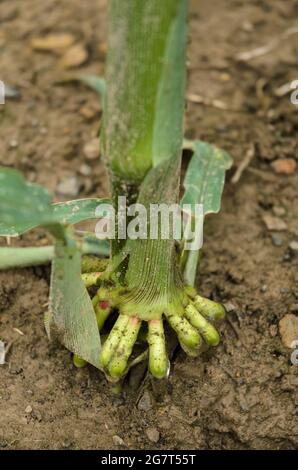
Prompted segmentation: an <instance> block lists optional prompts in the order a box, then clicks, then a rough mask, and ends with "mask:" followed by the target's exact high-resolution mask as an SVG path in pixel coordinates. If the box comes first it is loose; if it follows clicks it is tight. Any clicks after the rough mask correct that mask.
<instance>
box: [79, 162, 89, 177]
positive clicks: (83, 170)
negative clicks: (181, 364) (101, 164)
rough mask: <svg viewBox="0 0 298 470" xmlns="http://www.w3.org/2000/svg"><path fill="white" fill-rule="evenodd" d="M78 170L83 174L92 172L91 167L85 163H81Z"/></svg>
mask: <svg viewBox="0 0 298 470" xmlns="http://www.w3.org/2000/svg"><path fill="white" fill-rule="evenodd" d="M79 172H80V173H81V175H83V176H90V175H91V173H92V168H91V167H90V166H89V165H86V163H83V164H82V165H81V166H80V168H79Z"/></svg>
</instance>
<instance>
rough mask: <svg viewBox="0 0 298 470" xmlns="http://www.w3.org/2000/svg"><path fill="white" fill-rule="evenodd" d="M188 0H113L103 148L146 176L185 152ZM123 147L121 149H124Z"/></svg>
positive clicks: (121, 165)
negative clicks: (184, 121) (155, 168)
mask: <svg viewBox="0 0 298 470" xmlns="http://www.w3.org/2000/svg"><path fill="white" fill-rule="evenodd" d="M187 7H188V0H163V1H161V0H150V1H147V2H146V1H140V0H127V1H121V0H111V1H110V2H109V15H108V26H109V28H108V57H107V66H106V100H105V109H104V126H103V135H102V145H103V153H104V154H105V155H106V156H107V158H108V159H109V161H110V164H111V169H112V171H113V172H115V173H116V174H118V175H119V176H121V177H122V178H123V179H132V180H137V181H139V180H142V179H143V178H144V176H145V175H146V173H147V172H148V170H149V169H150V168H152V166H157V165H158V164H159V163H160V162H162V161H164V160H167V159H169V158H173V157H177V155H178V154H179V153H180V152H181V148H182V140H183V114H184V113H183V111H184V85H185V71H186V65H185V64H186V55H185V49H186V47H185V46H186V38H187V34H186V29H187V28H186V19H187ZM119 149H121V151H119Z"/></svg>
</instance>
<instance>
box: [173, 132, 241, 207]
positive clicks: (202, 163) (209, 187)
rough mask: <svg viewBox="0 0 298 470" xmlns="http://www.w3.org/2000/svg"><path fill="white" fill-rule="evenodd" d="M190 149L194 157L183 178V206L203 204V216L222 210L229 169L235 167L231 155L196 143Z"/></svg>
mask: <svg viewBox="0 0 298 470" xmlns="http://www.w3.org/2000/svg"><path fill="white" fill-rule="evenodd" d="M188 147H189V148H191V149H192V150H193V152H194V153H193V156H192V158H191V161H190V163H189V165H188V168H187V172H186V175H185V179H184V183H183V186H184V189H185V192H184V195H183V197H182V200H181V205H183V204H190V205H191V207H192V209H193V210H194V205H195V204H203V212H204V215H206V214H210V213H212V212H214V213H216V212H219V210H220V201H221V195H222V191H223V187H224V182H225V173H226V170H228V169H229V168H231V166H232V163H233V161H232V158H231V157H230V155H229V154H228V153H227V152H225V151H224V150H221V149H219V148H217V147H216V146H215V145H212V144H208V143H207V142H203V141H200V140H196V141H194V142H192V143H191V144H188Z"/></svg>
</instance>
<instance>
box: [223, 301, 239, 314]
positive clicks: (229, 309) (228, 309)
mask: <svg viewBox="0 0 298 470" xmlns="http://www.w3.org/2000/svg"><path fill="white" fill-rule="evenodd" d="M223 305H224V308H225V309H226V312H227V313H230V312H235V310H236V306H235V305H234V304H233V303H232V302H226V303H225V304H223Z"/></svg>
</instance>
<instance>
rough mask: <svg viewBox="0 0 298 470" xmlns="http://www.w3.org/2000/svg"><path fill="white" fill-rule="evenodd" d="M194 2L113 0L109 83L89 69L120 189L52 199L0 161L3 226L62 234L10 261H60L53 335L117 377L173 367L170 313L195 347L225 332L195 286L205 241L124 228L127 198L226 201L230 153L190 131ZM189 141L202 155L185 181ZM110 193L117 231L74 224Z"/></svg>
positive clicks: (55, 264)
mask: <svg viewBox="0 0 298 470" xmlns="http://www.w3.org/2000/svg"><path fill="white" fill-rule="evenodd" d="M187 8H188V1H187V0H163V1H160V0H148V1H146V2H140V1H139V0H126V1H125V2H124V1H122V0H110V1H109V12H108V54H107V64H106V77H105V84H104V82H103V80H102V79H98V78H96V77H81V79H82V80H83V81H85V83H87V84H88V85H90V86H91V87H93V88H95V89H97V90H98V91H99V92H100V93H101V95H102V97H103V104H104V119H103V121H104V122H103V126H102V132H101V139H100V141H101V154H102V155H103V157H104V158H105V162H106V165H107V169H108V174H109V177H110V189H111V198H110V199H104V200H101V199H96V198H94V199H81V200H76V201H70V202H66V203H58V204H51V197H50V195H49V194H48V192H47V191H46V190H45V189H43V188H42V187H40V186H38V185H35V184H30V183H27V182H26V181H25V180H24V179H23V177H22V176H21V175H20V174H19V173H18V172H16V171H15V170H12V169H5V168H2V169H1V171H0V234H1V235H2V236H6V237H8V236H9V237H12V236H19V235H20V234H22V233H25V232H27V231H28V230H30V229H32V228H34V227H37V226H42V227H44V228H46V229H47V230H48V231H49V233H50V235H51V236H52V238H53V240H54V244H53V246H47V247H32V248H9V247H7V248H6V247H4V248H1V250H0V268H1V269H7V268H10V267H16V266H19V267H25V266H31V265H34V264H42V263H45V262H51V263H52V274H51V289H50V302H49V310H48V312H47V313H46V314H45V326H46V331H47V334H48V336H49V337H50V338H57V339H58V340H59V341H60V342H61V343H62V344H63V345H65V346H66V347H67V348H68V349H69V350H70V351H72V353H73V354H74V363H75V365H77V366H78V367H80V366H83V365H85V364H86V363H90V364H92V365H93V366H95V367H97V368H98V369H100V370H102V371H104V373H105V374H106V376H107V377H108V379H110V380H111V381H117V380H119V379H120V378H122V377H124V376H125V375H126V373H127V372H128V370H129V369H130V368H131V367H132V366H133V365H134V364H136V363H138V362H139V361H141V360H144V359H145V358H147V357H148V364H149V366H148V367H149V371H150V372H151V374H152V375H153V376H154V377H156V378H163V377H166V376H167V374H168V372H169V360H168V356H167V345H166V339H165V332H164V322H165V321H167V323H168V324H169V326H170V329H171V330H174V331H175V332H176V334H177V336H178V339H179V342H180V345H181V347H182V348H183V349H184V351H185V352H186V353H187V354H189V355H190V356H197V355H198V354H199V353H200V352H201V351H202V350H203V349H204V348H205V347H207V346H216V345H217V344H218V343H219V340H220V337H219V333H218V331H217V329H216V328H215V326H214V323H216V322H217V321H219V320H221V319H222V318H223V317H224V313H225V312H224V308H223V307H222V306H221V305H220V304H218V303H216V302H214V301H212V300H209V299H206V298H203V297H201V296H200V295H199V294H198V292H197V290H196V288H195V287H194V286H195V279H196V273H197V266H198V261H199V257H200V252H201V250H200V249H199V248H197V249H195V250H191V251H187V250H186V249H185V246H186V240H183V239H182V240H179V241H177V240H176V239H175V237H174V236H173V235H172V236H169V237H164V236H163V235H164V234H163V231H162V229H161V228H158V231H157V235H156V237H154V238H152V237H150V234H151V231H150V230H151V228H152V227H151V226H150V221H149V222H147V225H146V226H145V229H144V230H143V233H142V234H141V235H140V236H139V237H135V238H133V239H128V238H126V237H123V236H120V232H121V233H122V232H123V230H124V231H125V229H126V228H127V227H128V225H129V223H130V221H131V217H129V216H128V217H126V215H127V214H125V217H124V216H123V213H122V212H121V207H119V200H120V199H119V197H120V198H123V197H125V198H126V200H127V201H128V203H129V205H132V204H138V205H142V207H144V208H145V209H146V210H148V211H149V209H150V207H151V206H152V204H153V205H157V206H158V205H160V204H165V205H167V206H169V205H172V204H177V203H180V204H181V205H183V206H184V205H186V204H187V205H188V206H189V207H190V213H189V214H188V219H189V220H190V224H193V223H194V220H195V210H194V207H195V206H196V204H201V205H202V207H203V217H204V216H205V215H206V214H208V213H210V212H218V211H219V209H220V199H221V194H222V190H223V185H224V179H225V172H226V170H227V169H228V168H229V167H230V166H231V158H230V157H229V155H228V154H227V153H226V152H224V151H222V150H220V149H218V148H217V147H215V146H213V145H210V144H208V143H206V142H202V141H199V140H198V141H193V142H190V141H184V140H183V118H184V93H185V77H186V43H187ZM183 148H187V149H188V150H189V151H191V153H192V157H191V160H190V163H189V165H188V168H187V171H186V176H185V179H184V182H183V183H182V185H181V184H180V177H181V157H182V150H183ZM180 186H181V187H180ZM181 189H182V190H183V196H182V200H181V201H179V197H180V192H181ZM109 202H111V203H112V205H113V207H114V209H115V214H116V223H115V234H114V235H115V236H114V237H113V239H112V240H99V239H97V238H96V237H95V236H94V235H90V234H86V235H85V236H84V237H83V238H82V237H78V235H77V232H76V230H75V224H76V223H78V222H81V221H83V220H88V219H96V218H98V215H99V213H100V210H98V209H100V208H102V209H104V207H106V204H108V203H109ZM138 207H139V206H138ZM173 225H174V222H173V219H172V222H171V228H173ZM144 231H145V235H146V236H144ZM135 343H138V344H139V345H141V346H142V348H141V352H139V354H138V353H137V352H136V348H135ZM144 345H145V346H144ZM146 345H147V346H146ZM137 349H138V348H137Z"/></svg>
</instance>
